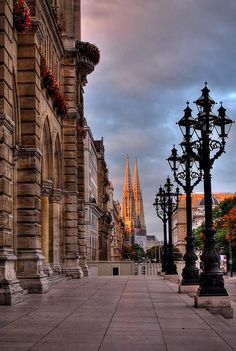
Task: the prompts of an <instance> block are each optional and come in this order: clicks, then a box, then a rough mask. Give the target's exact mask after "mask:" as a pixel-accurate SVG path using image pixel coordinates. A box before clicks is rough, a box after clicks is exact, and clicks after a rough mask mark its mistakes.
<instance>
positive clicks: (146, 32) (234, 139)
mask: <svg viewBox="0 0 236 351" xmlns="http://www.w3.org/2000/svg"><path fill="white" fill-rule="evenodd" d="M235 16H236V1H235V0H225V1H224V2H222V0H145V1H143V0H128V1H127V0H82V40H84V41H89V42H91V43H94V44H96V45H97V46H98V48H99V49H100V51H101V61H100V63H99V65H98V66H97V67H96V69H95V72H94V73H92V74H91V75H90V76H89V77H88V85H87V87H86V88H85V115H86V118H87V121H88V124H89V125H90V127H91V128H92V131H93V134H94V137H95V138H96V139H100V138H101V137H102V136H103V137H104V142H105V148H106V150H105V151H106V161H107V164H108V167H109V172H110V179H111V181H112V183H113V185H114V187H115V197H116V198H117V199H121V193H122V185H123V177H124V166H125V156H126V154H129V158H130V163H131V169H132V168H133V159H134V158H135V157H137V159H138V165H139V176H140V181H141V186H142V191H143V200H144V209H145V216H146V224H147V230H148V234H150V235H151V234H155V235H157V236H158V237H160V238H161V229H160V228H161V224H160V223H158V221H157V218H156V214H155V211H154V209H153V206H152V203H153V201H154V196H155V193H156V192H157V190H158V187H159V185H161V184H163V183H164V182H165V179H166V177H167V175H171V171H170V169H169V165H168V163H167V161H166V158H167V157H168V156H169V155H170V150H171V148H172V146H173V144H176V145H178V144H179V143H180V142H181V141H182V137H181V132H180V130H179V128H178V126H176V121H178V120H179V119H180V118H181V117H182V116H183V109H184V108H185V106H186V101H187V100H189V101H190V107H191V108H192V109H193V116H194V115H196V112H197V111H196V108H195V106H194V104H193V103H192V102H193V101H194V100H195V99H197V98H198V97H199V96H200V95H201V89H202V88H203V86H204V82H205V81H207V82H208V87H209V89H210V90H211V93H210V94H211V96H212V97H213V98H214V99H215V101H217V102H219V101H223V105H224V107H225V108H226V109H227V114H228V116H230V117H231V118H232V119H234V120H236V20H235ZM217 108H218V107H217V106H216V108H215V110H217ZM212 174H213V181H212V188H213V191H222V192H235V191H236V125H233V127H232V129H231V133H230V135H229V139H228V142H227V146H226V154H224V155H223V156H221V158H220V159H219V160H217V161H216V162H215V164H214V169H213V172H212ZM202 190H203V188H202V184H201V185H200V186H198V188H197V189H196V191H202Z"/></svg>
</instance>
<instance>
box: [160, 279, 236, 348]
mask: <svg viewBox="0 0 236 351" xmlns="http://www.w3.org/2000/svg"><path fill="white" fill-rule="evenodd" d="M164 282H165V283H166V284H167V285H168V286H169V288H170V289H171V290H172V291H173V292H174V293H175V294H176V295H178V296H179V298H180V299H181V300H182V301H183V302H184V303H185V304H186V305H188V306H189V307H190V308H191V310H192V311H193V312H194V313H195V314H197V315H198V317H199V318H200V319H202V320H203V321H204V322H205V323H206V324H207V325H208V326H209V327H210V328H211V329H212V330H213V331H214V332H215V333H216V335H218V337H219V338H220V339H221V340H223V341H224V342H225V343H226V344H227V345H228V346H229V347H230V348H231V350H233V351H234V350H235V348H234V347H233V346H231V345H230V344H229V343H228V341H227V340H226V339H224V337H223V336H222V335H221V334H219V332H218V331H217V330H216V329H215V328H214V326H213V325H212V324H210V323H209V322H208V321H207V319H205V318H204V317H203V316H202V315H201V314H200V313H199V312H200V311H201V310H203V308H196V307H194V306H191V305H189V304H188V303H187V302H186V301H185V300H184V299H183V296H181V295H187V294H183V293H176V292H175V290H174V289H173V288H172V287H171V284H168V283H167V282H166V281H165V280H164ZM172 284H174V283H173V282H172ZM198 310H199V311H198ZM205 311H207V310H206V309H205ZM207 312H208V313H209V315H213V314H212V313H210V312H209V311H207ZM213 316H214V317H216V315H213ZM216 318H217V317H216Z"/></svg>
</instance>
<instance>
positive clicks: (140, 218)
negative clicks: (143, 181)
mask: <svg viewBox="0 0 236 351" xmlns="http://www.w3.org/2000/svg"><path fill="white" fill-rule="evenodd" d="M122 218H123V220H124V223H125V230H126V233H127V235H128V237H129V241H130V243H135V244H138V245H140V246H141V247H142V248H143V249H144V250H146V248H147V231H146V225H145V218H144V209H143V199H142V191H141V186H140V181H139V174H138V165H137V160H135V162H134V175H133V185H132V182H131V176H130V167H129V158H128V156H127V157H126V165H125V177H124V185H123V193H122Z"/></svg>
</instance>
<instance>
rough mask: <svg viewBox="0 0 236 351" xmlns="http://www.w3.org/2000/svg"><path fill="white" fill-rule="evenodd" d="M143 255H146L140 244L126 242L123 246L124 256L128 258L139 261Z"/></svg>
mask: <svg viewBox="0 0 236 351" xmlns="http://www.w3.org/2000/svg"><path fill="white" fill-rule="evenodd" d="M142 257H145V252H144V250H143V248H142V247H141V246H140V245H138V244H131V245H128V244H124V246H123V258H124V259H128V260H134V261H139V260H140V259H141V258H142Z"/></svg>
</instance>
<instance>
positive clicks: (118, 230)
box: [108, 181, 125, 261]
mask: <svg viewBox="0 0 236 351" xmlns="http://www.w3.org/2000/svg"><path fill="white" fill-rule="evenodd" d="M108 195H109V200H108V211H109V212H110V214H111V217H112V222H111V232H110V236H109V241H110V243H109V247H110V260H111V261H121V260H122V257H123V237H124V233H125V225H124V222H123V220H122V217H121V206H120V203H119V201H115V200H114V188H113V186H112V183H111V182H110V181H109V184H108Z"/></svg>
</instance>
